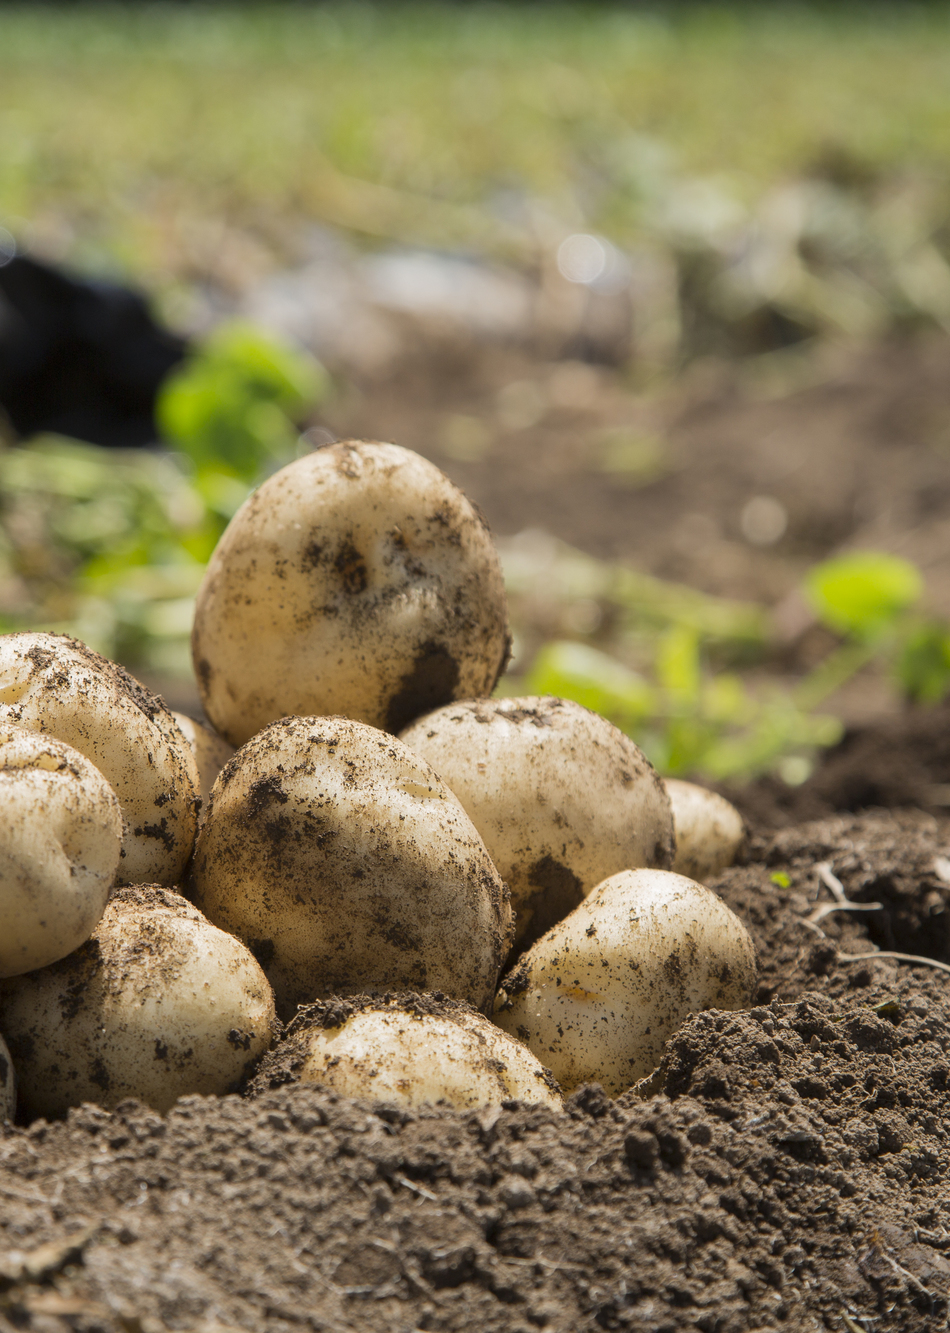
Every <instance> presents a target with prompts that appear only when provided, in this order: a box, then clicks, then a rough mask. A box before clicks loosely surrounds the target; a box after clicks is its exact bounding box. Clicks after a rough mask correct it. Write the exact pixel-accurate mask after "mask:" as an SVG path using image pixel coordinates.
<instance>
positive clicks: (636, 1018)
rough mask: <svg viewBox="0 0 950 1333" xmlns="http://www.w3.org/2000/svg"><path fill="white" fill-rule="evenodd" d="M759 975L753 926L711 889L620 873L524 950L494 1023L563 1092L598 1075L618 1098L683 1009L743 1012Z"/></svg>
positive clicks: (648, 1066) (656, 1056)
mask: <svg viewBox="0 0 950 1333" xmlns="http://www.w3.org/2000/svg"><path fill="white" fill-rule="evenodd" d="M755 980H756V960H755V949H754V946H753V944H752V940H751V938H750V937H749V933H748V931H747V930H746V928H745V926H743V924H742V922H741V921H740V920H739V918H738V917H737V916H735V914H734V913H733V912H731V911H730V910H729V908H728V907H727V906H726V904H725V903H724V902H723V901H722V900H721V899H720V898H717V896H716V895H715V894H714V893H713V892H711V890H709V889H706V888H703V886H702V885H701V884H694V883H693V881H692V880H689V879H686V878H685V877H684V876H683V875H676V874H673V872H672V871H668V870H625V871H621V873H620V874H619V875H611V877H610V878H609V879H606V880H604V882H603V884H599V885H598V886H597V888H596V889H595V890H594V892H593V893H592V894H591V895H590V897H588V898H585V900H584V901H583V902H582V903H581V905H580V907H577V908H575V910H574V911H573V912H572V913H571V915H570V916H569V917H567V918H566V919H565V920H564V921H562V922H560V923H559V924H558V925H556V926H555V927H554V928H553V930H549V931H548V933H547V934H546V935H544V936H542V938H541V939H540V940H538V942H537V944H535V945H534V947H533V948H532V949H530V950H529V951H528V952H527V953H526V954H524V955H523V957H522V958H521V959H520V961H519V963H518V965H517V967H516V968H515V969H514V971H512V972H511V973H510V974H509V975H508V976H507V977H506V978H505V979H504V981H503V982H502V988H503V989H502V992H501V993H500V994H499V998H498V1003H497V1006H496V1010H495V1021H496V1023H498V1024H499V1026H500V1027H502V1028H504V1030H505V1031H506V1032H510V1033H511V1034H512V1035H514V1036H518V1037H520V1038H521V1040H522V1041H523V1042H524V1043H525V1045H527V1046H528V1047H529V1049H530V1050H532V1051H533V1052H534V1054H535V1055H536V1056H537V1057H538V1059H539V1060H540V1061H541V1062H542V1063H543V1064H545V1065H546V1066H548V1067H549V1068H550V1069H551V1071H552V1072H553V1074H554V1077H555V1078H556V1079H557V1080H558V1082H559V1083H560V1085H561V1087H562V1088H563V1089H564V1091H565V1092H571V1091H573V1089H574V1088H576V1087H578V1086H579V1085H580V1084H581V1083H593V1082H596V1083H600V1084H602V1085H603V1087H604V1090H605V1091H606V1092H607V1093H609V1094H610V1095H611V1096H617V1095H618V1094H619V1093H621V1092H624V1091H625V1090H626V1089H627V1088H629V1087H630V1085H631V1083H634V1082H636V1080H637V1079H640V1078H643V1077H645V1076H646V1075H647V1074H649V1073H650V1071H651V1070H652V1069H653V1068H654V1067H655V1066H656V1065H657V1064H658V1063H659V1060H660V1056H661V1054H662V1051H663V1045H664V1043H665V1042H666V1041H667V1039H668V1038H669V1037H671V1036H672V1035H673V1033H674V1032H675V1031H676V1029H677V1028H678V1027H679V1025H680V1024H681V1023H682V1021H683V1019H684V1018H686V1016H687V1014H689V1013H692V1012H695V1011H696V1010H699V1009H744V1008H748V1007H749V1006H750V1004H751V1003H752V994H753V990H754V987H755Z"/></svg>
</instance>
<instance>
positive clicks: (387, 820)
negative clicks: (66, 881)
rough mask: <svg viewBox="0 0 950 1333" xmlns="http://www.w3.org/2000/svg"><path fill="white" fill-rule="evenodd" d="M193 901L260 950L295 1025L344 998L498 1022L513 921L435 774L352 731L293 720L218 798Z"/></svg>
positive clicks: (266, 735) (224, 777)
mask: <svg viewBox="0 0 950 1333" xmlns="http://www.w3.org/2000/svg"><path fill="white" fill-rule="evenodd" d="M191 896H192V897H193V900H194V901H195V903H197V905H198V906H199V907H200V908H201V910H202V911H203V912H205V913H206V914H207V916H208V917H209V918H210V919H211V920H212V921H214V922H215V923H216V924H217V925H219V926H221V927H222V929H224V930H229V931H231V932H232V933H233V934H235V935H237V936H238V937H239V938H240V939H243V940H245V941H246V942H247V944H248V945H249V946H250V948H251V949H252V950H253V951H254V953H255V955H256V956H257V957H258V958H259V959H260V961H261V964H262V966H263V968H264V970H265V972H266V973H267V975H268V977H269V978H270V980H271V984H272V985H273V987H274V991H275V993H276V995H277V1003H278V1009H279V1011H280V1012H281V1014H282V1015H288V1016H289V1015H290V1014H292V1013H293V1010H294V1006H295V1005H297V1004H304V1003H307V1002H309V1001H311V1000H314V999H317V998H320V997H325V996H327V995H335V994H340V993H341V992H346V991H349V992H355V991H379V990H405V989H408V990H419V991H423V990H441V991H444V992H445V993H446V994H448V995H451V996H453V997H454V998H457V999H464V1000H468V1001H469V1002H470V1003H472V1004H474V1005H475V1006H476V1007H477V1008H480V1009H484V1008H485V1007H487V1006H488V1005H489V1004H490V1003H491V997H492V996H493V994H494V988H495V983H496V980H497V976H498V971H499V969H500V967H501V964H502V962H503V960H504V958H505V955H506V953H507V951H508V948H509V945H510V928H511V907H510V904H509V901H508V896H507V892H506V890H505V886H504V884H503V883H502V881H501V880H500V879H499V877H498V873H497V871H496V870H495V868H494V866H493V865H492V863H491V861H490V859H489V856H488V853H487V852H486V850H485V847H484V844H483V843H482V841H481V839H480V838H479V836H478V834H477V833H476V831H475V829H474V827H473V826H472V824H471V822H470V820H469V818H468V816H467V815H466V814H465V812H464V811H463V810H462V809H461V807H460V806H459V804H458V802H457V801H456V800H455V798H454V797H453V796H452V794H451V793H450V792H449V791H448V790H447V789H446V787H445V786H444V784H443V783H442V781H441V780H440V779H439V778H438V777H437V776H436V775H435V773H433V772H432V770H431V769H430V768H429V766H428V764H426V763H425V762H424V761H423V760H421V759H419V757H418V756H417V755H415V754H413V752H412V751H411V750H410V749H409V748H408V746H406V745H403V743H402V742H401V741H399V740H396V738H395V737H393V736H390V735H387V734H386V733H385V732H381V731H377V730H376V729H375V728H373V727H368V726H366V725H365V724H364V723H362V722H354V721H351V720H349V719H347V718H338V717H329V718H327V717H293V718H285V719H283V720H282V721H280V722H275V723H273V724H272V725H271V726H269V727H267V728H265V730H264V731H262V732H260V733H259V734H258V735H257V736H255V737H254V738H253V740H250V741H248V743H247V744H246V745H244V746H243V747H242V748H241V749H240V750H239V751H238V752H237V754H236V755H235V756H234V758H233V759H232V760H231V762H230V763H229V764H228V765H227V767H226V768H225V769H224V771H223V772H222V773H221V776H220V777H219V778H218V780H217V782H216V783H215V785H214V788H213V789H212V793H211V808H210V810H209V812H208V818H207V821H206V823H205V824H204V826H203V828H202V831H201V834H200V836H199V838H198V844H197V847H196V848H195V859H194V865H193V869H192V887H191Z"/></svg>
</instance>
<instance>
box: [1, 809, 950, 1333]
mask: <svg viewBox="0 0 950 1333" xmlns="http://www.w3.org/2000/svg"><path fill="white" fill-rule="evenodd" d="M948 848H950V824H947V823H945V822H941V821H939V820H937V819H935V818H934V817H933V816H932V815H930V814H928V813H926V812H922V811H913V810H912V811H904V812H886V811H874V812H869V813H865V814H859V815H852V814H837V815H834V816H832V817H830V818H827V819H824V820H820V821H817V822H813V823H810V824H804V825H801V824H800V825H796V826H791V827H786V828H784V829H780V830H777V831H776V830H773V831H771V832H769V831H766V830H763V829H759V830H758V831H757V832H753V835H752V837H751V839H750V844H749V849H748V857H747V862H746V864H745V865H742V866H737V867H734V868H733V869H732V870H730V871H728V872H726V874H724V875H723V876H722V877H721V878H720V879H719V880H717V881H716V884H715V887H716V888H717V889H718V891H719V892H720V893H721V894H722V895H723V897H724V898H725V899H726V900H727V901H728V902H729V903H730V904H731V905H732V906H733V907H734V908H735V909H736V910H737V911H738V912H739V913H740V914H741V915H742V916H743V918H744V919H745V921H746V922H747V924H748V925H749V928H750V929H751V930H752V931H753V933H754V935H755V938H756V943H757V946H758V948H759V951H760V955H761V960H762V979H761V986H760V993H759V997H758V999H759V1007H757V1008H755V1009H753V1010H752V1011H751V1013H747V1014H745V1013H744V1014H721V1013H715V1012H712V1013H706V1014H700V1015H698V1016H696V1017H694V1018H692V1019H691V1020H689V1021H688V1022H687V1023H686V1024H685V1025H684V1026H683V1028H681V1029H680V1031H679V1032H678V1033H677V1034H676V1036H675V1038H674V1039H673V1041H672V1042H671V1043H670V1045H669V1047H668V1049H667V1056H666V1059H665V1062H664V1065H663V1066H662V1067H661V1069H660V1071H659V1072H658V1074H657V1075H655V1076H654V1079H653V1081H652V1088H651V1090H650V1092H649V1095H646V1096H645V1099H643V1097H641V1096H637V1095H636V1094H635V1093H634V1092H630V1093H628V1094H626V1095H625V1096H624V1097H623V1098H621V1099H620V1100H619V1101H617V1102H613V1103H612V1102H609V1101H608V1100H607V1099H606V1098H605V1097H604V1096H603V1094H602V1093H601V1092H600V1090H599V1089H597V1088H596V1087H594V1088H586V1089H582V1090H581V1091H580V1092H579V1093H578V1094H577V1095H576V1096H575V1097H574V1098H573V1099H572V1100H571V1101H570V1102H569V1103H568V1107H567V1112H566V1114H563V1115H561V1114H557V1113H555V1112H553V1111H550V1110H547V1109H541V1108H526V1107H524V1106H520V1105H518V1104H517V1103H509V1104H506V1105H505V1106H504V1107H501V1108H495V1109H491V1110H484V1111H480V1112H467V1113H462V1112H453V1111H450V1110H445V1109H441V1108H433V1109H431V1110H425V1111H422V1112H420V1113H415V1114H408V1113H405V1112H401V1111H397V1110H395V1109H394V1108H393V1107H391V1106H386V1105H384V1104H380V1103H376V1104H373V1103H358V1102H353V1101H348V1100H346V1099H343V1098H339V1097H337V1096H335V1095H333V1094H331V1093H328V1092H324V1091H321V1090H319V1089H314V1088H307V1087H302V1086H299V1085H297V1086H291V1087H280V1088H276V1089H273V1090H268V1091H265V1092H263V1093H262V1094H261V1095H260V1096H258V1097H256V1098H249V1099H247V1100H241V1099H240V1098H237V1097H226V1098H222V1099H215V1098H200V1097H192V1098H186V1099H184V1100H182V1101H181V1102H179V1103H178V1105H177V1106H176V1107H175V1109H174V1110H173V1111H172V1112H171V1113H170V1114H169V1115H168V1116H167V1117H166V1118H165V1119H162V1118H161V1117H160V1116H158V1115H156V1114H154V1113H153V1112H151V1111H149V1110H146V1109H145V1108H143V1107H141V1106H139V1105H138V1104H136V1103H126V1104H123V1105H122V1106H120V1107H119V1108H118V1110H117V1111H115V1112H114V1113H112V1114H107V1113H105V1112H104V1111H102V1110H100V1109H98V1108H96V1107H83V1108H81V1109H79V1110H77V1111H74V1112H71V1113H70V1115H69V1117H68V1119H67V1120H66V1121H65V1122H61V1123H55V1124H46V1123H44V1122H37V1123H35V1124H33V1125H32V1126H29V1127H27V1126H21V1127H18V1128H10V1127H8V1128H6V1129H5V1130H4V1131H3V1133H2V1137H0V1160H2V1162H3V1173H2V1176H0V1197H2V1201H3V1207H2V1213H0V1327H10V1328H18V1329H34V1330H37V1333H56V1331H58V1330H63V1331H64V1333H65V1330H67V1329H71V1330H76V1333H93V1331H94V1330H103V1333H161V1330H162V1329H165V1328H173V1329H199V1330H202V1331H203V1333H212V1330H219V1329H222V1328H246V1329H254V1330H257V1329H262V1330H263V1329H267V1330H284V1329H291V1328H293V1329H298V1328H300V1327H301V1326H303V1327H308V1328H311V1329H314V1330H326V1331H327V1333H329V1331H330V1330H333V1333H340V1331H343V1330H353V1331H354V1333H356V1331H357V1330H359V1333H364V1330H380V1333H383V1331H385V1333H410V1330H421V1329H425V1330H433V1331H434V1330H457V1331H458V1333H471V1330H473V1329H479V1330H485V1331H486V1333H492V1331H494V1330H497V1333H530V1330H533V1329H548V1330H552V1331H554V1333H556V1331H563V1333H568V1331H570V1333H576V1331H577V1330H591V1331H592V1333H593V1331H594V1330H599V1329H635V1330H643V1333H647V1330H649V1331H650V1333H655V1331H659V1330H665V1331H666V1333H680V1331H681V1330H682V1333H686V1330H696V1329H698V1330H702V1333H713V1330H715V1331H716V1333H739V1331H740V1330H749V1331H750V1333H751V1331H752V1330H757V1331H759V1333H761V1331H762V1330H766V1329H788V1328H795V1329H809V1330H811V1329H813V1330H821V1329H835V1330H839V1329H850V1330H852V1333H853V1330H854V1329H859V1330H860V1329H864V1330H868V1329H872V1328H873V1329H875V1330H880V1329H883V1328H886V1329H888V1330H890V1329H895V1330H898V1329H899V1330H921V1331H923V1330H929V1329H933V1328H935V1327H938V1326H942V1324H943V1322H944V1321H945V1320H946V1318H947V1314H948V1310H950V1255H947V1254H946V1251H947V1250H950V1201H948V1200H950V1189H948V1186H950V1139H948V1134H947V1131H946V1130H945V1128H944V1126H945V1124H946V1123H947V1122H948V1119H950V1055H948V1050H950V977H948V976H947V974H946V973H944V972H941V971H939V970H936V969H933V968H931V967H927V966H913V965H908V964H905V963H900V962H897V961H895V960H893V959H888V958H883V957H881V958H877V957H875V954H874V952H873V950H874V948H875V944H879V945H880V946H881V947H883V948H886V949H893V948H897V949H898V950H899V951H904V952H911V951H914V950H918V951H925V952H927V953H928V954H932V955H935V956H937V957H939V958H941V959H943V958H950V934H948V931H947V927H946V925H945V924H944V922H945V920H946V919H947V918H948V917H950V913H947V911H946V907H947V903H948V899H950V884H948V883H947V882H946V879H945V878H944V875H945V874H946V873H948V871H950V867H948V865H947V863H946V856H947V850H948ZM829 885H831V886H832V887H829ZM835 886H836V888H837V894H836V893H835V891H834V887H835ZM839 897H842V898H847V899H850V900H852V901H854V902H861V903H864V904H869V903H874V902H876V903H880V904H881V906H880V907H876V908H873V909H871V910H867V911H850V910H842V904H841V903H840V902H839V901H838V898H839ZM829 907H834V909H835V910H833V911H827V910H822V909H826V908H829ZM809 921H810V924H809ZM911 946H913V949H912V948H911ZM855 955H865V956H864V957H858V958H856V959H855V958H854V956H855ZM641 1092H643V1090H641ZM848 1321H850V1322H848ZM873 1321H878V1322H876V1323H875V1322H873Z"/></svg>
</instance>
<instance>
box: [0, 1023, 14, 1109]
mask: <svg viewBox="0 0 950 1333" xmlns="http://www.w3.org/2000/svg"><path fill="white" fill-rule="evenodd" d="M15 1113H16V1078H15V1076H14V1072H13V1061H12V1060H11V1059H10V1052H9V1051H8V1050H7V1044H6V1042H5V1041H4V1040H3V1038H2V1037H0V1124H2V1123H3V1121H4V1120H12V1119H13V1117H14V1114H15Z"/></svg>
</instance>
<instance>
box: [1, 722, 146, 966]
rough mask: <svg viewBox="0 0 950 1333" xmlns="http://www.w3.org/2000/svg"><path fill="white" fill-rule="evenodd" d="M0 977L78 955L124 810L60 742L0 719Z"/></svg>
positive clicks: (115, 852) (108, 884)
mask: <svg viewBox="0 0 950 1333" xmlns="http://www.w3.org/2000/svg"><path fill="white" fill-rule="evenodd" d="M0 810H2V811H3V818H2V820H0V977H13V976H17V975H18V974H19V973H21V972H30V971H32V970H33V968H36V967H46V965H47V964H48V963H55V962H56V960H57V959H58V958H65V956H66V954H68V953H72V951H73V949H78V948H79V946H80V944H82V943H83V941H84V940H87V939H88V938H89V936H90V935H91V934H92V932H93V931H94V930H95V928H96V925H97V924H98V922H99V918H100V917H101V916H102V913H103V912H104V911H105V907H106V903H107V902H108V900H109V890H110V889H111V888H112V885H113V883H114V881H115V875H116V870H117V868H118V865H119V853H120V851H121V849H122V812H121V810H120V809H119V802H118V800H117V798H116V795H115V792H114V791H113V790H112V788H111V787H110V786H109V784H108V782H106V780H105V778H104V777H103V776H102V774H101V773H100V772H99V770H98V769H97V768H94V767H93V765H92V764H91V763H90V762H89V760H88V759H86V758H84V756H83V755H81V754H80V753H79V751H78V750H74V749H73V748H72V747H71V746H69V745H64V744H63V742H62V741H57V740H53V739H52V738H51V737H48V736H40V735H38V734H37V733H36V732H32V731H24V730H23V729H22V728H21V727H13V726H10V725H9V724H8V723H4V722H0Z"/></svg>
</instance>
